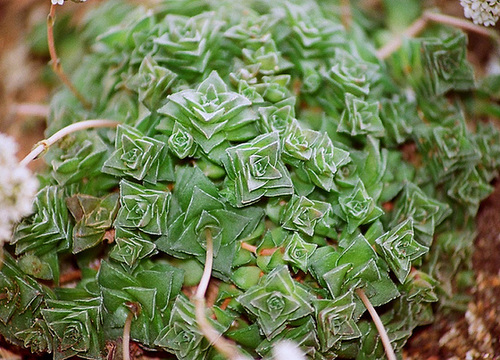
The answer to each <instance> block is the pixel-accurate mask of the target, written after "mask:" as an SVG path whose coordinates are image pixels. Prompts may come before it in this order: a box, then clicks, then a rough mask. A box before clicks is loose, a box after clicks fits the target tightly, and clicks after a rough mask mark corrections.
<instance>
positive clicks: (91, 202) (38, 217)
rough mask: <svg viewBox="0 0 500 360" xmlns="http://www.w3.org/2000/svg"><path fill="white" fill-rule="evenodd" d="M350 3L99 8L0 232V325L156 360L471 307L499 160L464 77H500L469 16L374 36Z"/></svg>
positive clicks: (345, 351) (391, 325) (262, 353)
mask: <svg viewBox="0 0 500 360" xmlns="http://www.w3.org/2000/svg"><path fill="white" fill-rule="evenodd" d="M479 2H480V1H461V3H462V4H463V5H464V6H466V15H467V16H469V17H472V18H473V19H474V21H475V22H478V23H481V22H483V23H485V24H486V25H491V24H492V22H493V21H494V20H496V19H497V18H498V13H497V7H498V4H496V2H492V1H484V3H485V4H486V3H488V4H490V5H491V6H490V7H489V8H488V9H486V10H487V11H488V12H489V14H490V15H491V16H490V18H491V19H490V18H488V19H486V18H484V17H483V18H481V17H479V15H477V14H476V12H477V11H479V10H477V9H476V8H474V6H475V5H474V4H475V3H479ZM63 3H64V1H58V0H52V4H53V5H52V7H51V15H50V17H49V34H50V32H51V31H52V25H53V24H52V23H51V22H53V20H54V9H55V7H54V6H55V5H57V4H59V5H62V4H63ZM340 3H344V2H339V3H337V2H331V3H330V2H318V3H316V2H314V1H312V0H311V1H285V0H277V1H272V2H271V1H269V2H266V1H258V0H255V1H247V2H245V4H243V3H238V2H232V1H225V0H222V1H204V0H199V1H189V0H176V1H159V2H154V5H153V4H152V3H149V2H148V4H147V5H143V6H142V5H141V6H136V5H131V4H129V3H127V2H123V1H108V2H105V3H103V4H101V5H99V6H97V7H95V8H94V9H93V10H92V11H91V12H90V13H89V15H88V16H87V18H86V22H85V24H84V27H85V31H83V32H82V35H81V39H82V43H83V44H86V45H91V47H90V49H91V50H89V51H88V54H87V55H86V56H85V57H84V58H83V59H82V61H81V63H80V64H79V66H78V68H77V69H76V70H75V72H74V73H73V74H72V76H71V78H72V83H73V85H71V86H73V87H72V88H71V91H70V90H68V89H63V90H61V91H60V92H58V93H57V94H55V95H54V97H53V100H52V103H51V113H50V116H49V118H48V127H47V135H48V136H56V135H55V134H61V133H59V132H58V131H60V130H61V129H66V127H67V126H68V125H70V126H76V127H75V128H74V129H75V130H80V131H78V132H72V131H66V132H64V134H65V136H64V138H63V139H62V140H61V141H60V142H59V143H58V144H56V145H54V146H52V147H50V148H49V149H48V150H47V151H46V152H45V153H44V154H43V157H44V159H45V161H46V164H47V166H46V169H45V171H43V172H42V173H41V174H39V191H38V193H37V195H36V198H35V200H34V201H33V206H32V208H31V210H32V213H31V215H29V216H27V217H25V218H24V219H23V220H22V221H20V222H19V223H18V224H17V226H16V227H15V229H14V232H13V234H12V236H11V237H10V241H9V244H7V245H6V246H5V249H4V259H3V267H2V269H1V272H0V285H1V286H0V332H1V334H2V335H3V336H4V337H5V338H6V339H8V340H9V341H10V342H12V343H14V344H17V345H20V346H23V347H26V348H29V349H30V350H31V351H32V352H34V353H38V354H42V353H51V354H53V356H54V358H55V359H66V358H70V357H73V356H77V357H80V358H87V359H101V358H105V357H106V356H108V358H113V356H114V355H113V354H114V351H115V350H116V348H117V347H118V349H119V351H121V352H122V353H123V354H124V358H128V357H129V356H130V354H129V343H130V341H133V342H135V343H136V344H138V346H139V347H140V348H143V349H147V350H149V351H153V352H154V351H157V352H158V356H160V357H162V358H166V359H174V358H178V359H193V360H198V359H200V360H201V359H207V360H208V359H213V360H217V359H223V358H225V357H229V358H230V359H231V360H236V359H253V358H264V359H273V358H275V359H285V358H286V359H289V360H292V358H294V359H302V358H307V359H313V360H321V359H333V358H341V359H360V360H361V359H382V358H385V356H386V354H385V351H388V350H387V345H388V343H390V347H391V348H392V349H393V351H394V352H395V353H396V356H399V355H400V354H401V352H402V348H403V346H404V344H405V343H406V341H407V339H408V338H409V337H410V336H411V334H412V331H413V330H414V329H415V328H416V327H417V326H419V325H424V324H429V323H430V322H432V320H433V304H434V303H436V302H438V301H439V300H440V299H445V300H446V301H445V302H443V303H447V304H450V303H456V302H458V301H460V300H459V299H460V298H459V297H457V298H456V297H454V296H455V294H456V291H457V288H456V286H455V279H456V278H457V276H459V275H460V274H461V273H462V272H464V271H465V272H466V271H468V270H469V267H470V263H469V259H470V249H468V247H469V246H470V243H471V241H472V239H473V234H474V218H475V216H476V213H477V211H478V207H479V204H480V202H481V201H482V200H483V199H485V198H486V197H487V196H488V195H489V194H490V192H491V191H492V186H491V185H490V183H491V181H492V180H493V179H495V178H496V177H497V175H498V172H497V170H498V166H499V164H500V136H499V133H498V131H497V130H496V128H495V127H494V126H491V125H486V124H484V123H473V122H472V120H470V119H472V118H473V115H476V113H475V112H474V110H473V109H471V108H472V107H471V106H470V101H473V100H472V98H473V96H471V94H479V95H478V96H479V97H480V96H481V95H482V96H483V98H484V94H488V91H491V92H494V91H495V90H494V89H495V87H494V86H492V85H491V84H494V81H495V80H494V79H493V80H491V79H490V80H488V81H490V82H489V83H488V82H487V81H485V82H484V83H485V84H486V85H488V84H490V86H482V83H481V82H478V81H476V80H475V79H474V74H473V70H472V66H471V65H470V64H469V63H468V62H467V60H466V57H465V53H466V36H465V35H464V34H463V33H462V32H460V31H459V30H457V29H454V28H451V27H447V26H443V25H436V26H435V27H434V28H433V29H431V30H429V31H428V33H426V34H425V37H420V38H413V39H412V38H408V39H405V40H404V41H403V42H402V43H401V44H400V46H399V47H397V48H396V49H394V50H393V51H391V52H390V53H387V52H384V53H382V52H377V51H376V48H377V47H381V45H382V44H380V41H381V40H380V39H381V38H383V36H377V34H378V35H380V34H381V33H383V31H385V30H384V27H383V24H381V23H378V22H377V21H378V20H377V21H375V20H373V21H372V20H369V19H368V18H367V16H366V15H367V14H364V13H362V12H361V11H358V10H356V11H354V9H351V10H353V11H352V13H351V16H350V17H348V18H346V17H345V16H342V15H341V14H343V13H345V11H344V10H345V9H342V8H341V5H340ZM147 6H150V8H147ZM467 9H468V10H467ZM476 10H477V11H476ZM425 16H426V19H427V20H433V19H435V17H433V15H429V14H428V13H427V15H425ZM427 20H426V21H427ZM49 41H50V36H49ZM52 45H53V44H52ZM51 56H53V57H54V58H55V56H56V54H55V49H54V48H53V47H52V48H51ZM53 67H54V70H56V71H57V72H58V73H59V74H60V76H62V75H63V73H62V68H61V67H60V64H53ZM66 81H69V79H68V78H66V80H65V82H66ZM497 82H498V79H497ZM67 85H68V84H67ZM478 89H479V90H480V91H477V90H478ZM497 89H498V86H497ZM497 95H498V94H497ZM492 97H493V96H492ZM482 115H485V113H483V114H482ZM88 119H98V120H92V121H88ZM99 119H101V120H99ZM102 119H106V120H102ZM71 124H73V125H71ZM90 128H92V129H90ZM63 131H64V130H63ZM56 137H57V136H56ZM49 140H50V139H49ZM49 143H50V142H49ZM49 143H41V144H39V145H38V147H37V149H38V150H37V153H40V152H42V150H44V149H45V148H46V147H47V145H49ZM0 145H1V146H3V145H4V141H3V140H2V144H0ZM8 156H9V154H8V153H7V152H4V151H3V148H2V153H0V160H1V161H2V164H3V163H8V162H9V159H8ZM32 157H34V156H32ZM26 162H27V161H26ZM2 166H3V165H2ZM9 166H10V165H9ZM22 169H23V170H19V169H16V170H14V173H15V172H16V171H17V172H19V171H25V169H24V168H22ZM26 171H27V170H26ZM1 176H2V179H4V177H5V176H6V175H4V174H3V173H2V175H1ZM7 180H8V181H10V180H9V179H7ZM8 181H7V182H6V181H2V182H1V184H0V196H4V195H3V192H5V191H7V190H4V189H5V188H6V187H7V186H11V185H9V184H10V183H9V182H8ZM16 181H17V180H16ZM34 184H35V185H36V182H35V181H34V180H30V181H29V182H26V183H21V182H19V185H15V184H14V185H12V186H20V187H23V186H24V187H25V188H26V190H25V192H26V195H29V192H30V191H31V189H32V188H33V187H34V186H35V185H34ZM2 191H3V192H2ZM9 191H10V192H12V191H11V190H9ZM23 192H24V190H23ZM16 194H17V193H16ZM16 199H17V198H16ZM16 199H14V200H15V201H17V200H16ZM14 200H13V201H14ZM1 201H2V202H1V204H4V203H5V200H4V199H3V198H2V199H1ZM19 201H21V200H19ZM24 205H25V204H23V206H22V211H21V212H20V214H19V215H20V216H26V215H27V213H29V209H28V210H26V209H27V208H28V207H27V206H24ZM30 205H31V203H30ZM9 206H10V205H9ZM0 214H2V218H1V219H0V225H1V226H0V237H9V235H10V225H11V223H12V222H14V221H17V220H18V219H17V218H16V219H14V218H12V219H11V218H10V217H8V216H11V215H8V216H7V215H6V214H4V209H0ZM5 219H7V220H5ZM2 221H3V222H2ZM4 223H5V224H7V225H4ZM4 228H5V229H7V228H8V230H5V229H4ZM0 240H2V241H3V238H2V239H0ZM202 274H203V275H202ZM210 277H211V278H212V279H211V281H210V292H211V296H210V297H209V299H205V291H206V289H207V287H208V286H209V278H210ZM193 286H197V290H193V288H192V287H193ZM200 289H201V290H200ZM368 304H369V305H368ZM373 307H375V308H376V310H377V311H378V312H379V313H380V315H381V317H380V319H379V322H380V323H377V320H372V317H371V316H373V317H374V319H375V316H374V315H373V312H374V311H375V310H374V309H373ZM367 308H368V311H367ZM368 312H370V314H368ZM370 315H371V316H370ZM380 326H382V327H383V328H385V332H386V334H385V337H384V336H382V339H385V340H383V341H381V337H380V336H379V331H380ZM124 329H125V330H124ZM121 346H123V348H120V347H121ZM384 347H385V349H384ZM286 354H291V355H286ZM388 354H389V355H388V356H389V357H390V358H391V359H393V358H394V356H393V355H391V353H390V352H388ZM287 356H290V357H287Z"/></svg>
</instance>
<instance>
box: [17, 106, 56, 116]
mask: <svg viewBox="0 0 500 360" xmlns="http://www.w3.org/2000/svg"><path fill="white" fill-rule="evenodd" d="M49 111H50V107H49V106H48V105H45V104H37V103H19V104H13V105H11V106H10V112H11V113H13V114H16V115H20V116H37V117H42V118H47V117H48V116H49Z"/></svg>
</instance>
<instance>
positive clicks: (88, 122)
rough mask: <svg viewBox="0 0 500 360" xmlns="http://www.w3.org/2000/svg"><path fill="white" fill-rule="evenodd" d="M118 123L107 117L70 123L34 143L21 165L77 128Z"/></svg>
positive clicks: (98, 126) (116, 124) (108, 125)
mask: <svg viewBox="0 0 500 360" xmlns="http://www.w3.org/2000/svg"><path fill="white" fill-rule="evenodd" d="M119 124H120V122H119V121H116V120H107V119H95V120H85V121H80V122H77V123H74V124H71V125H68V126H66V127H65V128H62V129H61V130H59V131H58V132H56V133H55V134H54V135H52V136H51V137H49V138H48V139H45V140H42V141H40V142H38V143H37V144H36V145H35V148H34V149H33V150H31V152H30V153H29V154H28V155H26V156H25V157H24V159H22V160H21V165H23V166H26V165H28V164H29V163H30V162H31V161H32V160H34V159H36V158H37V157H38V156H39V155H40V154H41V153H42V152H43V151H45V150H47V149H48V147H49V146H51V145H53V144H54V143H56V142H57V141H59V140H60V139H62V138H63V137H65V136H66V135H69V134H71V133H74V132H75V131H78V130H85V129H90V128H102V127H109V128H114V127H117V126H118V125H119Z"/></svg>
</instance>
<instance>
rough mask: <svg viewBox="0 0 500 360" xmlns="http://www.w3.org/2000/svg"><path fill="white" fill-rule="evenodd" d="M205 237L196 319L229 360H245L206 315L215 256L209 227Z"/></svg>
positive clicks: (196, 297) (206, 334) (196, 295)
mask: <svg viewBox="0 0 500 360" xmlns="http://www.w3.org/2000/svg"><path fill="white" fill-rule="evenodd" d="M205 237H206V240H207V249H206V250H207V253H206V259H205V267H204V269H203V275H202V277H201V280H200V284H199V285H198V288H197V289H196V294H195V296H194V298H193V301H194V304H195V315H196V321H197V323H198V326H199V328H200V330H201V332H202V333H203V335H204V336H205V337H206V338H207V340H208V341H209V342H210V343H211V344H212V345H213V346H214V347H215V348H216V349H217V351H219V352H220V353H221V354H222V355H224V356H225V357H226V358H227V359H229V360H243V359H246V358H245V357H244V356H243V355H242V354H241V353H240V351H239V350H238V348H237V347H236V346H235V345H234V344H233V343H232V342H230V341H229V340H226V339H225V338H224V337H222V335H221V334H219V332H218V331H217V330H215V329H214V328H213V327H212V325H210V323H209V322H208V320H207V317H206V315H205V294H206V292H207V288H208V283H209V282H210V277H211V276H212V264H213V257H214V245H213V239H212V233H211V232H210V229H208V228H207V229H206V230H205Z"/></svg>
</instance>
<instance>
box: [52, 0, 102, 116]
mask: <svg viewBox="0 0 500 360" xmlns="http://www.w3.org/2000/svg"><path fill="white" fill-rule="evenodd" d="M55 19H56V5H54V4H51V5H50V12H49V16H47V42H48V46H49V53H50V65H51V66H52V69H53V70H54V72H55V73H56V75H57V76H58V77H59V79H61V81H62V82H63V83H64V85H66V86H67V87H68V89H69V90H71V92H72V93H73V94H74V95H75V96H76V98H77V99H78V100H79V101H80V102H81V103H82V104H83V106H84V107H85V108H87V109H89V108H91V107H92V104H90V103H89V102H88V101H87V100H86V99H85V97H84V96H83V95H82V94H81V93H80V92H79V91H78V90H77V89H76V88H75V86H74V85H73V83H72V82H71V80H70V79H69V78H68V76H67V75H66V73H65V72H64V70H63V68H62V66H61V62H60V60H59V58H58V57H57V52H56V46H55V42H54V22H55Z"/></svg>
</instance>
